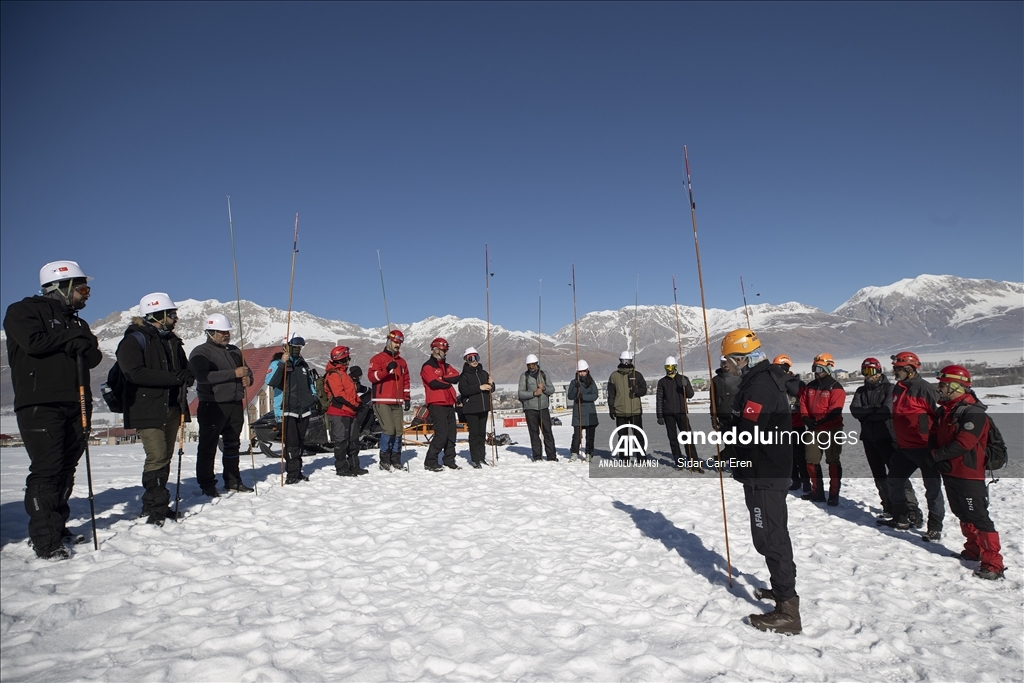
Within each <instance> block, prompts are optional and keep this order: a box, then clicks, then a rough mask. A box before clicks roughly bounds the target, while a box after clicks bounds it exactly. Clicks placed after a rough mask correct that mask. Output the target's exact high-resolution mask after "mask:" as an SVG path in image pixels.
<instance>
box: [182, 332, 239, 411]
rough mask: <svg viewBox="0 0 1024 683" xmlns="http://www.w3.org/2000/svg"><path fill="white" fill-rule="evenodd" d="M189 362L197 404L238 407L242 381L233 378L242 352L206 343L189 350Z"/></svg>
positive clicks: (229, 347) (231, 346)
mask: <svg viewBox="0 0 1024 683" xmlns="http://www.w3.org/2000/svg"><path fill="white" fill-rule="evenodd" d="M188 362H189V366H190V367H191V368H192V371H193V372H194V373H196V392H197V393H198V394H199V400H200V401H212V402H214V403H238V402H239V401H241V400H242V397H243V396H245V389H244V388H243V387H242V380H241V378H239V377H235V368H237V367H240V366H241V365H242V352H241V351H239V349H238V347H237V346H234V345H232V344H228V345H227V346H226V347H225V346H220V345H218V344H214V343H213V342H212V341H210V340H209V339H207V340H206V342H204V343H202V344H200V345H199V346H197V347H196V348H194V349H192V353H191V354H189V357H188ZM251 374H252V373H251V372H250V375H251Z"/></svg>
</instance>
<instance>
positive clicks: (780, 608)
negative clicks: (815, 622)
mask: <svg viewBox="0 0 1024 683" xmlns="http://www.w3.org/2000/svg"><path fill="white" fill-rule="evenodd" d="M750 625H751V626H753V627H754V628H756V629H758V630H761V631H771V632H773V633H785V634H786V635H794V634H797V633H800V631H802V630H803V625H802V624H801V623H800V596H798V595H794V596H793V597H792V598H790V599H789V600H783V601H782V602H776V603H775V609H774V610H772V611H771V612H768V614H751V615H750Z"/></svg>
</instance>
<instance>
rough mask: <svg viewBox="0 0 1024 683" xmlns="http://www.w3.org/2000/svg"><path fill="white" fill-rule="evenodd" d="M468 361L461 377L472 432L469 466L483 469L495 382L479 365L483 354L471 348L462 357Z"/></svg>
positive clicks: (463, 400)
mask: <svg viewBox="0 0 1024 683" xmlns="http://www.w3.org/2000/svg"><path fill="white" fill-rule="evenodd" d="M462 360H463V361H465V363H464V365H463V366H462V374H461V375H459V395H460V396H462V414H463V416H464V417H465V419H466V426H467V427H468V428H469V464H470V465H472V466H473V469H477V470H478V469H481V468H482V467H483V464H484V460H486V458H487V416H488V414H490V412H491V392H492V391H494V382H492V381H491V376H490V375H489V374H487V370H485V369H484V367H483V366H482V365H481V364H480V352H479V351H477V350H476V349H475V348H474V347H472V346H470V347H469V348H468V349H466V351H465V353H463V354H462Z"/></svg>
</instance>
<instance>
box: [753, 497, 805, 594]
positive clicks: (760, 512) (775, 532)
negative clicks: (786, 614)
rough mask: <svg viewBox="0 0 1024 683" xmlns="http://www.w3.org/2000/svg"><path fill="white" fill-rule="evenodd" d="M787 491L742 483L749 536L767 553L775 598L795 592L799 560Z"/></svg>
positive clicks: (758, 549)
mask: <svg viewBox="0 0 1024 683" xmlns="http://www.w3.org/2000/svg"><path fill="white" fill-rule="evenodd" d="M787 495H788V494H787V492H786V491H775V490H771V489H756V488H754V487H753V486H751V485H749V484H744V485H743V497H744V499H745V500H746V502H747V510H748V511H749V512H750V536H751V538H752V539H753V540H754V550H756V551H757V552H758V553H759V554H760V555H762V556H764V561H765V564H767V565H768V573H769V575H770V576H771V580H772V591H773V592H774V593H775V599H776V602H783V601H786V600H789V599H790V598H792V597H795V596H796V563H794V562H793V544H792V542H790V540H789V511H788V510H787V509H786V496H787Z"/></svg>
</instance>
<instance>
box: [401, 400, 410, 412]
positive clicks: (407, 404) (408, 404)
mask: <svg viewBox="0 0 1024 683" xmlns="http://www.w3.org/2000/svg"><path fill="white" fill-rule="evenodd" d="M402 407H403V408H404V409H405V410H409V409H410V408H412V401H410V400H409V399H405V403H403V404H402Z"/></svg>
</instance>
